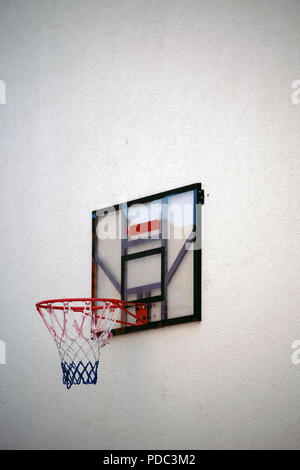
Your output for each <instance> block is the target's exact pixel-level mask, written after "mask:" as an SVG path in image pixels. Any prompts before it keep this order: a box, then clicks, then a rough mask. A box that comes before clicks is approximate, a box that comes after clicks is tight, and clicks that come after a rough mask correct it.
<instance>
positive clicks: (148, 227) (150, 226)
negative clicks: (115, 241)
mask: <svg viewBox="0 0 300 470" xmlns="http://www.w3.org/2000/svg"><path fill="white" fill-rule="evenodd" d="M159 226H160V224H159V220H158V219H155V220H149V222H143V223H141V224H136V225H130V227H129V229H128V234H129V236H130V237H133V236H134V235H141V234H143V233H147V232H152V231H153V230H159Z"/></svg>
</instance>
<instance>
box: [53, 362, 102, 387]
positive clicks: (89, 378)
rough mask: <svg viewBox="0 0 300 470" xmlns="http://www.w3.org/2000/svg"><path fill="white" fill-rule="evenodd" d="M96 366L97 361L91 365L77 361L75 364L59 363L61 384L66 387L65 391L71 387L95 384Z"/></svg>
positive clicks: (96, 376)
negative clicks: (61, 375) (61, 373)
mask: <svg viewBox="0 0 300 470" xmlns="http://www.w3.org/2000/svg"><path fill="white" fill-rule="evenodd" d="M98 365H99V361H96V362H95V363H92V362H91V361H88V362H87V363H86V364H84V363H83V362H81V361H79V362H78V363H76V364H75V362H70V363H69V364H68V363H67V362H61V368H62V372H63V377H62V382H63V384H64V385H66V387H67V389H70V388H71V387H72V385H79V384H81V383H82V384H85V385H91V384H94V385H95V384H96V383H97V378H98Z"/></svg>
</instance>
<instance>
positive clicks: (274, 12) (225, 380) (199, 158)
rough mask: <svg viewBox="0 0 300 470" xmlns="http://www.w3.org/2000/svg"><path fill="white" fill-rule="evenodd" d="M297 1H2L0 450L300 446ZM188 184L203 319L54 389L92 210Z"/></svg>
mask: <svg viewBox="0 0 300 470" xmlns="http://www.w3.org/2000/svg"><path fill="white" fill-rule="evenodd" d="M299 21H300V3H299V2H298V1H292V0H290V1H279V0H276V1H271V0H270V1H263V0H261V1H257V2H252V1H243V0H240V1H226V2H222V1H217V0H214V1H211V0H210V1H200V0H194V1H193V0H180V1H179V0H159V1H158V0H147V1H144V0H118V1H116V0H113V1H112V0H107V1H102V0H98V1H96V0H73V1H71V0H69V1H67V0H60V1H55V0H52V1H51V0H41V1H40V0H39V1H37V0H22V1H21V0H19V1H17V0H10V1H8V0H6V1H5V0H1V1H0V59H1V60H0V80H1V81H2V83H5V85H6V104H1V103H0V139H1V150H0V151H1V156H0V158H1V162H0V165H1V171H0V179H1V180H0V207H1V234H0V240H1V243H0V258H1V263H0V282H1V290H0V340H1V341H5V344H6V365H4V364H0V447H1V448H6V449H7V448H35V449H39V448H49V449H55V448H68V449H76V448H79V449H83V448H100V449H105V448H106V449H114V448H122V449H125V448H137V449H147V448H152V449H153V448H173V449H175V448H183V449H188V448H190V449H191V448H258V449H263V448H273V449H278V448H299V447H300V445H299V442H300V424H299V423H300V406H299V403H300V365H299V366H296V365H294V364H293V363H292V361H291V352H292V350H291V343H292V341H294V340H296V339H300V315H299V307H300V289H299V265H300V256H299V233H300V217H299V198H300V189H299V188H300V186H299V177H300V163H299V141H300V139H299V131H300V128H299V122H300V104H299V105H298V104H295V103H293V101H292V99H291V96H292V93H293V89H292V83H293V82H294V81H295V80H299V79H300V48H299V44H300V28H299ZM198 181H200V182H202V183H203V185H204V188H205V190H206V193H207V197H206V204H205V206H204V209H203V223H204V233H203V239H204V254H203V258H204V259H203V321H202V323H201V324H188V325H178V326H173V327H170V328H164V329H161V330H159V331H155V330H154V331H148V332H142V333H138V334H133V335H128V336H124V337H117V338H113V340H112V341H111V345H110V346H108V347H107V348H105V350H104V352H103V355H102V359H103V361H102V362H101V373H100V375H101V380H100V381H99V383H98V384H97V385H96V386H95V387H78V388H76V387H74V389H71V390H70V391H69V392H67V391H66V390H65V388H64V387H63V385H62V384H61V381H60V364H59V359H58V355H57V352H56V348H55V346H54V344H53V341H52V339H51V338H50V336H49V335H48V332H47V331H46V329H45V326H44V325H43V323H42V322H41V320H40V318H39V317H38V315H37V313H36V312H35V307H34V304H35V302H36V301H38V300H42V299H44V298H55V297H57V298H59V297H65V296H70V297H74V296H88V295H89V294H90V282H91V279H90V276H91V269H90V262H91V259H90V254H91V243H90V234H91V226H90V215H91V211H92V210H93V209H97V208H99V207H105V205H111V204H113V203H117V202H121V201H124V200H127V199H133V198H137V197H140V196H143V195H148V194H151V193H156V192H159V191H164V190H168V189H172V188H173V187H178V186H183V185H185V184H190V183H193V182H198Z"/></svg>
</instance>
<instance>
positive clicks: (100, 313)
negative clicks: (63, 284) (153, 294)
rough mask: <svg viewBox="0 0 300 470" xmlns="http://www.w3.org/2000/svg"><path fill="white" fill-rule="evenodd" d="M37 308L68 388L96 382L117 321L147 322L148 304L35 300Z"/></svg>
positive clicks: (129, 324) (130, 323) (108, 300)
mask: <svg viewBox="0 0 300 470" xmlns="http://www.w3.org/2000/svg"><path fill="white" fill-rule="evenodd" d="M36 308H37V310H38V312H39V314H40V315H41V317H42V319H43V321H44V323H45V325H46V326H47V328H48V330H49V332H50V333H51V335H52V337H53V339H54V341H55V343H56V346H57V349H58V353H59V356H60V360H61V368H62V374H63V377H62V381H63V384H64V385H66V387H67V389H70V388H71V386H72V385H79V384H81V383H83V384H96V383H97V377H98V365H99V357H100V351H101V348H103V347H104V346H105V345H106V344H108V342H109V340H110V338H111V336H112V332H111V331H112V329H113V328H114V327H115V326H116V325H117V324H120V325H124V326H137V325H145V324H147V305H146V304H144V303H141V302H126V301H124V300H117V299H102V298H101V299H98V298H95V299H94V298H82V299H56V300H44V301H42V302H38V303H37V304H36Z"/></svg>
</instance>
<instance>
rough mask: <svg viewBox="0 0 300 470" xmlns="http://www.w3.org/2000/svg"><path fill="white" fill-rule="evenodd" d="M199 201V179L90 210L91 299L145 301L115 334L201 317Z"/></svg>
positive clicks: (201, 194)
mask: <svg viewBox="0 0 300 470" xmlns="http://www.w3.org/2000/svg"><path fill="white" fill-rule="evenodd" d="M203 202H204V193H203V190H202V189H201V184H200V183H198V184H194V185H190V186H186V187H183V188H177V189H174V190H172V191H167V192H164V193H160V194H156V195H152V196H148V197H144V198H141V199H138V200H134V201H129V202H126V203H121V204H117V205H115V206H111V207H107V208H103V209H99V210H97V211H94V212H93V214H92V230H93V261H92V297H94V298H96V297H98V298H114V299H123V300H125V301H130V302H135V301H138V302H145V303H146V304H147V310H148V322H147V325H146V326H144V325H143V326H130V327H122V326H120V325H118V326H116V328H115V331H114V332H115V333H125V332H128V331H135V330H137V329H146V328H152V327H159V326H165V325H169V324H172V323H181V322H186V321H194V320H201V205H202V204H203ZM130 308H133V307H130ZM116 330H118V331H116Z"/></svg>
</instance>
